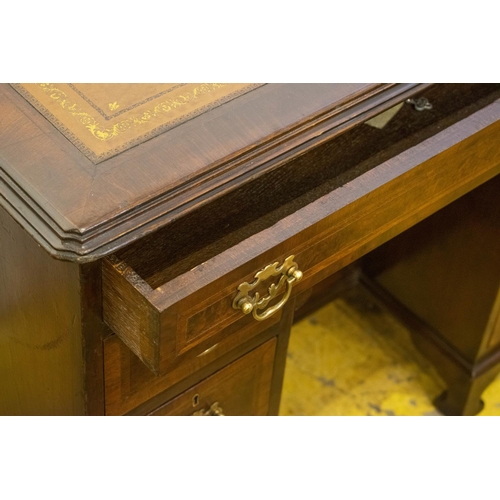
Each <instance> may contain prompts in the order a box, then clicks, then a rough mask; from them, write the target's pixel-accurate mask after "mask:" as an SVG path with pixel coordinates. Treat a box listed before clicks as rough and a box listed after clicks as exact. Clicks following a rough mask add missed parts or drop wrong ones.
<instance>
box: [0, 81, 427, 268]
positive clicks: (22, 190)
mask: <svg viewBox="0 0 500 500" xmlns="http://www.w3.org/2000/svg"><path fill="white" fill-rule="evenodd" d="M423 87H425V86H419V85H413V84H400V85H385V84H384V85H374V84H370V85H369V84H271V85H265V86H264V87H261V88H259V89H256V90H254V91H252V92H250V93H248V94H246V95H244V96H242V97H240V98H238V99H235V100H233V101H231V102H229V103H226V104H224V105H223V106H220V107H218V108H216V109H214V110H212V111H210V112H207V113H205V114H203V115H201V116H199V117H197V118H195V119H193V120H190V121H188V122H187V123H184V124H182V125H180V126H178V127H176V128H174V129H172V130H170V131H168V132H166V133H164V134H161V135H160V136H158V137H156V138H153V139H151V140H150V141H147V142H145V143H143V144H141V145H138V146H136V147H134V148H132V149H130V150H128V151H125V152H123V153H121V154H119V155H118V156H115V157H113V158H110V159H108V160H106V161H103V162H102V163H100V164H99V165H94V164H93V163H92V162H91V161H90V160H89V159H88V158H86V157H85V155H83V154H82V153H81V152H80V151H78V149H77V148H76V147H74V146H73V145H72V144H71V143H70V142H69V141H68V140H67V139H66V138H65V137H64V136H63V135H62V134H61V133H60V132H58V131H57V129H56V128H54V127H53V126H52V125H51V124H50V123H49V122H48V121H47V120H46V119H45V118H43V116H42V115H40V114H39V113H38V112H37V111H36V110H35V109H34V108H33V107H31V106H30V105H29V104H28V103H27V102H26V101H25V100H24V99H23V98H22V97H21V96H20V95H18V94H17V93H16V92H15V91H14V90H13V89H12V88H11V87H9V86H8V85H3V86H0V130H1V133H0V166H1V170H0V174H1V180H2V183H3V185H2V187H1V189H2V195H3V200H2V204H3V206H4V207H5V208H6V210H8V211H9V213H11V215H12V216H13V217H15V218H16V219H17V220H18V221H20V223H21V224H22V225H23V226H25V227H26V229H27V230H28V231H29V232H30V234H32V235H33V237H35V238H36V239H37V240H38V241H39V243H40V244H41V245H43V246H44V247H45V248H46V249H47V250H48V251H49V252H51V253H52V254H53V255H55V256H57V257H59V258H65V259H69V260H78V261H80V262H83V261H86V260H95V259H96V258H98V257H100V256H102V255H104V254H106V253H110V252H111V251H113V250H115V249H116V248H118V247H120V246H123V245H125V244H126V243H128V242H130V241H133V240H134V239H136V238H138V237H139V236H142V235H144V234H147V233H148V232H151V231H153V230H156V229H158V228H159V227H161V226H163V225H165V224H166V223H168V222H170V221H172V220H174V219H175V218H178V217H179V216H180V215H182V214H185V213H187V212H188V211H189V210H192V209H193V208H195V207H197V206H200V205H201V204H205V203H208V202H209V201H211V200H212V199H214V197H217V196H220V195H221V194H223V193H224V192H227V191H229V190H231V189H234V188H235V187H237V186H238V185H241V183H242V182H245V181H246V180H248V178H249V177H252V176H258V175H262V174H263V173H264V172H265V171H267V170H269V169H272V168H275V166H276V165H275V163H276V161H278V159H279V158H280V157H281V156H283V155H285V154H287V155H292V156H293V155H300V154H302V153H303V151H304V149H307V148H309V147H312V146H314V144H315V143H316V142H318V140H324V139H325V138H327V137H328V136H330V135H332V134H339V133H341V132H342V131H345V130H346V129H347V128H350V127H352V126H354V125H355V124H356V123H360V122H362V121H364V120H366V119H367V118H370V117H371V116H373V115H374V114H376V113H377V112H379V111H381V110H382V109H385V108H387V107H390V106H391V105H393V104H395V102H396V101H397V100H403V99H404V98H405V97H407V96H408V95H412V94H413V93H415V92H417V91H418V90H419V89H421V88H423ZM311 141H312V142H311ZM310 142H311V144H309V143H310Z"/></svg>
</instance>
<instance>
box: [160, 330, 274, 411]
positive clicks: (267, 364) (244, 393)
mask: <svg viewBox="0 0 500 500" xmlns="http://www.w3.org/2000/svg"><path fill="white" fill-rule="evenodd" d="M275 348H276V339H272V340H269V341H268V342H266V343H265V344H264V345H262V346H260V347H258V348H257V349H255V350H253V351H252V352H250V353H249V354H247V355H245V356H243V357H242V358H240V359H238V360H237V361H234V362H233V363H231V364H230V365H229V366H227V367H225V368H223V369H222V370H220V371H219V372H217V373H215V374H214V375H212V376H211V377H209V378H207V379H206V380H204V381H203V382H201V383H200V384H198V385H196V386H194V387H192V388H191V389H189V390H188V391H186V392H185V393H183V394H181V395H180V396H178V397H176V398H175V399H173V400H172V401H169V402H168V403H167V404H165V405H164V406H162V407H160V408H158V409H157V410H156V411H155V412H153V413H152V415H154V416H167V415H169V416H181V415H185V416H188V415H192V414H193V413H194V412H195V411H200V410H202V411H203V410H208V409H209V408H210V406H211V405H212V404H214V403H219V405H220V407H221V408H222V410H223V412H224V415H226V416H238V415H239V416H264V415H267V413H268V411H269V397H270V393H271V377H272V373H273V361H274V352H275Z"/></svg>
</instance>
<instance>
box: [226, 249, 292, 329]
mask: <svg viewBox="0 0 500 500" xmlns="http://www.w3.org/2000/svg"><path fill="white" fill-rule="evenodd" d="M294 258H295V256H294V255H290V256H289V257H287V258H286V259H285V261H284V262H283V264H281V266H280V265H279V263H278V262H274V263H273V264H270V265H269V266H266V267H265V268H264V269H262V270H260V271H259V272H258V273H256V274H255V279H254V280H253V281H252V282H251V283H247V282H246V281H245V282H244V283H242V284H241V285H240V286H239V287H238V294H237V295H236V297H235V298H234V300H233V308H234V309H241V311H242V312H243V314H250V313H252V314H253V317H254V318H255V319H256V320H257V321H263V320H265V319H267V318H269V317H270V316H272V315H273V314H274V313H275V312H277V311H279V310H280V309H281V308H282V307H283V306H284V305H285V303H286V301H287V300H288V298H289V297H290V294H291V293H292V286H293V285H294V284H295V283H296V282H297V281H300V280H301V279H302V271H300V270H299V266H298V264H297V263H296V262H294V261H293V259H294ZM272 276H279V277H280V278H279V280H278V283H277V284H275V283H272V284H271V285H269V288H268V289H267V292H268V294H267V295H265V296H264V297H260V295H259V292H255V295H254V296H253V297H252V296H250V295H249V292H251V291H252V290H253V289H254V288H256V287H257V285H258V284H259V283H261V282H262V281H264V280H266V279H268V278H271V277H272ZM283 286H286V291H285V295H283V297H282V299H281V300H280V301H279V302H278V303H277V304H275V305H274V306H272V307H270V308H269V309H266V310H265V311H264V312H263V313H259V311H260V310H262V309H265V308H266V307H267V305H268V304H269V302H270V301H271V300H272V299H273V298H274V297H276V295H277V294H278V292H279V291H280V290H281V288H282V287H283Z"/></svg>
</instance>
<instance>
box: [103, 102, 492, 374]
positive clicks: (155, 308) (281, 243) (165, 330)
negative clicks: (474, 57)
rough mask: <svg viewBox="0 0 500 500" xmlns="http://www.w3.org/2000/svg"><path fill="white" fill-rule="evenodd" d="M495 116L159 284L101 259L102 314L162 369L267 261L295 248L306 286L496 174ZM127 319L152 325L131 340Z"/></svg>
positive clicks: (480, 116)
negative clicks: (191, 332)
mask: <svg viewBox="0 0 500 500" xmlns="http://www.w3.org/2000/svg"><path fill="white" fill-rule="evenodd" d="M499 118H500V103H498V102H495V103H493V104H491V105H489V106H487V107H486V108H484V109H482V110H480V111H478V112H477V113H475V114H473V115H471V116H469V117H468V118H465V119H464V120H462V121H460V122H458V123H456V124H455V125H453V126H451V127H449V128H447V129H446V130H444V131H443V132H441V133H439V134H437V135H435V136H433V137H431V138H429V139H427V140H426V141H423V142H422V143H420V144H418V145H416V146H415V147H413V148H410V149H409V150H407V151H405V152H404V153H402V154H400V155H398V156H396V157H394V158H392V159H391V160H388V161H386V162H384V163H382V164H381V165H379V166H377V167H375V168H373V169H371V170H370V171H368V172H366V173H365V174H363V175H361V176H359V177H357V178H356V179H354V180H353V181H351V182H350V183H348V184H347V185H345V186H343V187H341V188H339V189H337V190H335V191H333V192H331V193H329V194H328V195H326V196H324V197H321V198H319V199H318V200H317V201H315V202H313V203H310V204H309V205H307V206H306V207H304V208H302V209H301V210H299V211H297V212H295V213H294V214H292V215H290V216H288V217H285V218H283V219H281V220H280V221H279V222H277V223H276V224H275V225H274V226H272V227H271V228H268V229H265V230H264V231H261V232H259V233H257V234H255V235H253V236H251V237H249V238H247V239H245V240H244V241H242V242H241V243H239V244H237V245H235V246H233V247H231V248H229V249H227V250H225V251H222V252H221V253H219V254H218V255H216V256H214V257H212V258H211V259H209V260H207V261H205V262H202V263H198V265H196V266H195V267H194V268H192V269H191V270H190V271H189V272H186V273H184V274H181V275H180V276H177V277H175V278H173V279H171V280H170V281H169V282H168V284H162V286H159V287H158V288H156V289H152V288H151V287H150V286H149V284H148V283H146V282H145V281H144V280H143V279H142V278H141V277H140V276H138V275H137V274H136V273H135V271H133V270H132V269H131V268H130V267H129V266H128V265H127V263H125V262H123V261H120V260H119V259H116V258H115V257H113V259H111V260H109V259H108V260H107V261H106V262H105V264H104V270H105V272H104V275H103V280H104V281H103V290H104V295H105V307H104V317H105V320H106V321H107V322H108V324H109V325H110V327H111V328H112V329H114V331H115V332H116V333H117V334H118V335H120V336H122V338H124V340H125V341H126V342H127V343H128V345H129V346H131V347H132V349H134V352H135V353H136V354H137V355H138V356H139V357H141V356H142V357H143V358H144V352H145V351H143V350H142V346H143V345H147V346H148V349H149V351H148V352H149V353H150V355H149V357H148V359H147V364H148V366H150V368H151V369H153V370H154V371H156V372H158V373H165V371H166V370H167V369H168V366H169V363H171V361H172V359H173V357H175V354H176V353H179V352H182V350H183V349H184V348H185V349H189V348H191V347H194V346H196V344H197V343H198V341H200V340H201V339H202V338H203V337H199V338H198V339H195V340H194V342H193V343H192V344H191V345H190V340H189V338H185V339H184V338H183V337H182V336H183V333H182V332H183V331H184V332H186V331H187V330H188V322H189V319H190V318H192V317H193V314H197V313H203V314H211V316H210V323H211V324H212V325H214V329H215V330H214V331H216V330H218V327H219V326H220V327H221V328H224V327H227V326H229V325H230V324H231V323H234V322H235V321H237V320H238V319H239V318H240V317H241V314H237V313H238V311H235V310H234V309H232V308H231V301H232V299H233V297H234V295H235V293H236V289H237V287H238V285H239V284H240V283H242V282H243V281H247V282H250V281H251V280H252V279H253V277H254V275H255V273H256V272H257V271H258V270H260V269H262V268H264V267H265V266H266V265H268V264H270V263H272V262H282V261H283V260H284V259H285V258H286V257H288V256H289V255H295V261H296V262H297V263H298V264H299V267H300V269H301V270H302V271H303V273H304V279H303V280H302V281H301V282H299V283H298V284H297V285H296V286H295V287H294V292H293V293H298V292H301V291H304V290H305V289H307V288H309V287H311V286H313V285H315V284H316V283H318V282H319V281H321V280H322V279H324V278H326V277H328V276H329V275H331V274H333V273H334V272H336V271H338V270H339V269H341V268H342V267H344V266H346V265H348V264H349V263H351V262H353V261H354V260H356V259H357V258H359V257H361V256H362V255H365V254H366V253H367V252H369V251H370V250H372V249H374V248H376V247H377V246H379V245H380V244H382V243H384V242H385V241H387V240H388V239H390V238H392V237H394V236H396V235H397V234H399V233H400V232H402V231H403V230H405V229H407V228H409V227H411V226H413V225H414V224H416V223H417V222H419V221H420V220H422V219H423V218H425V217H427V216H428V215H430V214H432V213H434V212H435V211H436V210H438V209H439V208H442V207H443V206H445V205H446V204H448V203H450V202H451V201H453V200H455V199H456V198H458V197H460V196H461V195H463V194H465V193H466V192H468V191H469V190H471V189H473V188H474V187H476V186H478V185H479V184H481V183H482V182H484V181H486V180H487V179H489V178H491V177H493V176H494V175H496V174H497V173H498V172H499V171H500V151H499V149H498V147H497V138H498V134H499V131H500V122H498V120H499ZM127 290H128V291H127ZM129 291H130V293H132V292H133V294H135V295H137V296H138V301H137V302H135V298H134V297H132V296H131V298H130V300H127V301H126V302H127V305H126V307H120V304H121V303H122V302H123V301H124V300H126V298H127V296H128V294H129ZM135 295H134V296H135ZM106 297H108V298H107V299H106ZM210 304H213V305H216V306H217V307H215V309H213V310H211V309H210V307H208V306H209V305H210ZM219 305H220V307H219ZM207 311H208V312H207ZM210 311H211V312H210ZM212 313H213V314H212ZM148 318H150V319H151V318H153V319H151V320H150V319H148ZM129 324H137V325H139V324H140V325H149V326H148V328H144V329H138V328H135V327H134V328H133V335H136V334H139V338H138V339H137V340H134V339H133V338H132V337H130V335H129V328H128V327H127V325H129ZM207 332H208V333H210V329H209V330H205V331H204V332H203V333H204V334H206V335H208V333H207ZM129 337H130V338H129ZM156 356H159V358H157V357H156Z"/></svg>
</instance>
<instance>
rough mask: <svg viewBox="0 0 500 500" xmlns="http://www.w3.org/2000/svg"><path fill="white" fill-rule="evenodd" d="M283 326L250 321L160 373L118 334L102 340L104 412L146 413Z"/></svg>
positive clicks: (267, 338)
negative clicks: (147, 363)
mask: <svg viewBox="0 0 500 500" xmlns="http://www.w3.org/2000/svg"><path fill="white" fill-rule="evenodd" d="M290 314H291V312H290V310H288V315H290ZM288 322H289V321H288ZM288 322H287V325H288ZM256 327H257V330H255V328H256ZM287 327H288V326H287ZM282 329H283V326H282V325H281V323H275V324H271V326H269V325H268V324H267V322H261V323H260V324H252V323H251V324H250V325H248V326H247V327H245V328H241V329H239V330H237V331H236V332H233V333H232V334H228V335H227V336H225V337H224V338H223V339H222V340H220V342H218V343H217V344H215V345H213V346H212V347H211V348H209V349H207V350H206V351H203V352H202V353H201V354H199V355H198V356H194V357H191V358H188V359H186V360H183V361H181V362H176V363H174V365H173V366H172V368H171V369H170V370H168V371H167V372H166V373H165V374H162V375H156V374H155V373H153V372H152V371H151V370H150V369H149V368H148V367H147V366H146V365H145V364H144V363H143V362H142V361H141V360H140V359H139V358H138V357H137V356H136V355H135V354H134V353H133V352H132V351H131V350H130V349H129V347H128V346H127V345H125V344H124V343H123V341H122V340H121V339H120V338H119V337H118V336H116V335H112V336H110V337H108V338H106V339H105V340H104V387H105V408H106V409H105V412H106V415H124V414H127V413H134V414H136V413H138V414H142V413H143V411H142V409H141V408H142V406H143V405H147V407H148V408H149V410H145V411H146V412H147V411H151V409H152V408H155V407H156V406H158V404H159V403H160V402H161V401H164V400H165V399H166V398H168V399H170V398H172V397H174V396H176V395H177V394H179V393H180V392H182V391H184V390H185V389H186V388H188V387H190V386H192V385H194V384H196V383H198V382H199V380H201V379H203V378H206V377H207V376H210V375H211V374H212V373H214V372H215V371H217V370H219V369H221V368H222V367H224V366H226V365H228V364H229V363H231V362H232V361H233V360H234V359H236V358H238V357H240V356H242V355H243V354H245V353H247V352H249V351H251V350H253V349H255V348H256V347H257V346H259V345H262V344H263V343H265V342H267V341H269V340H270V339H272V338H276V337H277V336H278V335H279V333H280V331H281V330H282ZM155 401H156V402H157V403H155Z"/></svg>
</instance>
